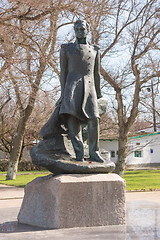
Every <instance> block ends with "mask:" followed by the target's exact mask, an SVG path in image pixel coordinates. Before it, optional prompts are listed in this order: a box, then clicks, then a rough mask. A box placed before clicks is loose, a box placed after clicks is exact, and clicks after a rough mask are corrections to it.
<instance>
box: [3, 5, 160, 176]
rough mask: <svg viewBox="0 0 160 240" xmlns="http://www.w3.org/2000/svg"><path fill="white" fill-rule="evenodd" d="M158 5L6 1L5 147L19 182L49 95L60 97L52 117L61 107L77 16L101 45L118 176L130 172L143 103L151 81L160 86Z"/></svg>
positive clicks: (11, 172) (102, 70) (54, 97)
mask: <svg viewBox="0 0 160 240" xmlns="http://www.w3.org/2000/svg"><path fill="white" fill-rule="evenodd" d="M158 7H159V6H158V0H144V1H140V0H134V1H133V0H129V1H128V0H121V1H118V0H91V1H86V0H81V1H77V0H76V1H72V0H64V1H62V0H56V1H53V0H37V1H31V0H25V1H23V0H21V1H16V0H12V1H11V0H1V1H0V69H1V71H0V92H1V96H2V97H1V98H0V101H1V108H0V109H1V112H0V114H1V139H2V140H1V147H2V145H3V148H5V149H6V151H8V152H10V162H11V163H10V166H9V169H12V170H9V171H8V174H7V177H8V179H9V178H14V177H15V173H16V171H17V166H18V158H19V155H20V152H21V149H22V145H23V143H24V136H25V133H26V132H28V130H27V131H26V129H32V125H34V124H33V122H37V123H38V121H39V119H43V121H41V123H43V122H44V115H43V112H42V110H40V108H41V109H43V107H44V106H45V104H44V105H43V104H42V105H41V104H40V102H43V101H48V100H47V98H46V97H44V96H46V95H45V94H49V96H52V97H51V99H52V100H53V104H52V101H49V104H48V105H49V106H48V107H49V109H50V110H49V112H50V111H51V109H53V108H54V103H55V101H56V99H57V94H58V91H59V87H58V78H59V49H60V45H61V43H62V42H65V41H66V42H68V41H72V40H73V39H74V34H73V31H72V27H73V22H74V21H75V20H76V19H77V18H81V19H86V21H87V22H88V23H89V24H90V28H91V32H92V34H90V37H89V41H90V42H91V43H96V44H99V45H100V48H101V74H102V87H103V88H102V89H103V92H104V94H105V95H106V97H107V99H108V105H109V108H112V109H113V110H114V111H115V112H116V114H117V116H116V118H115V119H117V124H118V129H119V152H118V156H119V160H118V163H117V168H116V172H117V173H119V174H121V175H122V174H123V171H124V168H125V158H126V154H127V141H128V140H127V139H128V132H129V131H130V128H131V126H132V125H133V123H134V121H135V119H136V117H137V115H138V111H139V106H140V105H139V103H142V104H145V99H144V91H145V89H147V87H148V86H149V85H150V84H151V81H152V83H153V85H154V86H155V85H156V84H157V83H159V76H160V71H159V59H158V51H159V31H160V30H159V29H160V27H159V9H158ZM38 102H39V103H38ZM42 106H43V107H42ZM34 107H35V110H34V111H33V109H34ZM142 109H143V108H142ZM109 111H110V110H109ZM46 112H47V111H46ZM109 117H111V116H109ZM46 118H47V117H46ZM32 119H34V120H32ZM46 120H47V119H46ZM112 120H113V119H112ZM37 125H38V126H39V127H38V128H40V125H39V124H37ZM13 129H14V130H13ZM6 134H8V135H6ZM9 135H10V136H9ZM6 136H7V137H6ZM8 139H9V140H8ZM13 172H14V174H13ZM13 175H14V177H13Z"/></svg>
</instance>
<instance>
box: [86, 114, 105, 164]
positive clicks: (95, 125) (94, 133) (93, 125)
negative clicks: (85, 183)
mask: <svg viewBox="0 0 160 240" xmlns="http://www.w3.org/2000/svg"><path fill="white" fill-rule="evenodd" d="M88 141H89V155H90V159H91V160H92V161H95V162H101V163H103V162H105V160H104V159H103V158H102V157H101V155H100V153H99V119H98V118H92V119H89V120H88Z"/></svg>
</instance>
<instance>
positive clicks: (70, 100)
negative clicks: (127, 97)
mask: <svg viewBox="0 0 160 240" xmlns="http://www.w3.org/2000/svg"><path fill="white" fill-rule="evenodd" d="M74 30H75V35H76V41H75V42H74V43H68V44H62V46H61V51H60V67H61V73H60V82H61V97H60V99H59V101H58V103H57V104H61V106H60V112H59V114H60V115H63V116H64V117H65V119H66V120H67V125H68V132H69V136H70V139H71V141H72V144H73V147H74V151H75V154H76V160H77V161H83V160H84V149H83V141H82V124H83V123H84V122H85V123H87V125H88V143H89V154H90V158H91V159H92V160H93V161H96V162H104V160H103V158H102V157H101V156H100V154H99V147H98V141H99V112H98V103H97V99H98V98H101V97H102V95H101V89H100V53H99V47H98V46H97V45H90V44H89V43H88V42H87V39H86V37H87V34H88V32H89V25H88V24H87V23H86V22H85V21H81V20H77V21H76V23H75V24H74Z"/></svg>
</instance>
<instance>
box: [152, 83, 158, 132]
mask: <svg viewBox="0 0 160 240" xmlns="http://www.w3.org/2000/svg"><path fill="white" fill-rule="evenodd" d="M151 93H152V113H153V129H154V132H156V131H157V127H156V109H155V95H154V88H153V80H151Z"/></svg>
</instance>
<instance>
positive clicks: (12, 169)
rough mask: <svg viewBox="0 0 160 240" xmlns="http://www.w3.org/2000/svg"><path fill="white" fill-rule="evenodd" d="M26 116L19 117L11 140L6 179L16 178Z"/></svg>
mask: <svg viewBox="0 0 160 240" xmlns="http://www.w3.org/2000/svg"><path fill="white" fill-rule="evenodd" d="M27 119H28V118H25V117H23V118H21V120H20V122H19V125H18V128H17V135H16V136H15V138H14V141H13V148H12V150H11V152H10V162H9V166H8V171H7V175H6V180H13V179H16V173H17V169H18V162H19V158H20V155H21V151H22V145H23V138H24V132H25V126H26V123H27Z"/></svg>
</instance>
